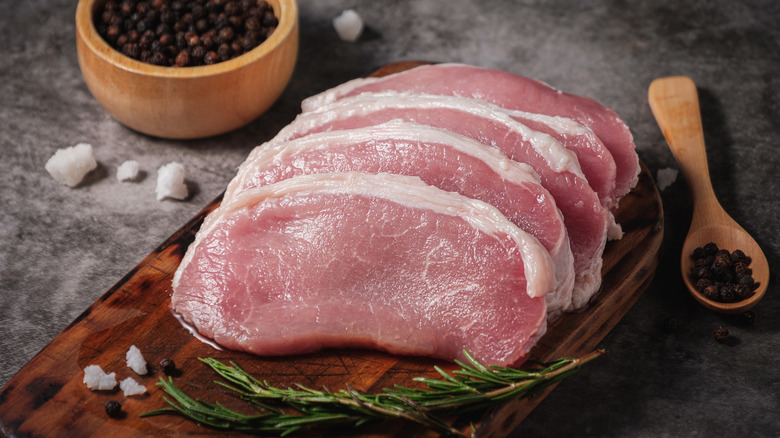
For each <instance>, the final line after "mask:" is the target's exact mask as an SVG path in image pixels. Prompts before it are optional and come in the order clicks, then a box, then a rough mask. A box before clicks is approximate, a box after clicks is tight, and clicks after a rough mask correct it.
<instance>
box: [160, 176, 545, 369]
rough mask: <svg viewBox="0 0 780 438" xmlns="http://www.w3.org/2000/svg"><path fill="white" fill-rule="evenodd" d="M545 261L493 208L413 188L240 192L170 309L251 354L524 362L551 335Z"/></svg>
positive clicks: (191, 262) (351, 183) (331, 186)
mask: <svg viewBox="0 0 780 438" xmlns="http://www.w3.org/2000/svg"><path fill="white" fill-rule="evenodd" d="M551 263H552V262H551V261H550V257H549V255H548V254H547V251H545V249H544V248H543V247H542V246H541V245H540V244H539V242H538V241H537V240H536V239H535V238H534V237H532V236H530V235H528V234H527V233H525V232H523V231H522V230H520V228H518V227H517V226H515V225H514V224H512V223H511V222H509V221H508V220H507V219H506V218H505V217H504V216H503V215H502V214H501V213H500V212H499V211H498V210H497V209H495V208H494V207H492V206H490V205H488V204H486V203H484V202H481V201H476V200H473V199H470V198H467V197H465V196H463V195H460V194H457V193H452V192H445V191H443V190H441V189H438V188H435V187H433V186H430V185H427V184H425V183H423V182H422V181H420V180H419V179H418V178H414V177H407V176H398V175H390V174H376V175H373V174H362V173H342V174H313V175H304V176H298V177H295V178H289V179H286V180H284V181H281V182H279V183H276V184H271V185H268V186H264V187H259V188H254V189H250V190H247V191H244V192H242V193H241V194H239V195H238V196H236V197H235V198H233V199H231V200H229V201H227V202H224V203H223V204H222V205H221V206H220V207H219V208H217V209H216V210H215V211H214V212H213V213H212V214H210V215H209V216H208V217H207V218H206V220H205V221H204V224H203V226H202V227H201V229H200V230H199V232H198V234H197V236H196V239H195V241H194V242H193V244H192V245H191V246H190V248H189V249H188V251H187V253H186V254H185V256H184V259H183V260H182V263H181V265H180V266H179V269H178V270H177V271H176V273H175V275H174V280H173V295H172V297H171V305H172V308H173V309H174V311H176V312H177V313H179V314H180V315H181V316H182V317H183V318H184V319H185V320H186V321H188V322H189V323H191V324H192V325H194V327H195V328H197V330H198V331H199V332H200V333H201V334H203V335H205V336H208V337H210V338H212V339H214V341H216V342H217V343H219V344H221V345H223V346H225V347H227V348H231V349H237V350H245V351H249V352H252V353H255V354H259V355H288V354H298V353H305V352H312V351H316V350H320V349H323V348H328V347H338V348H341V347H368V348H376V349H381V350H385V351H388V352H391V353H395V354H405V355H406V354H408V355H425V356H433V357H440V358H445V359H453V358H462V350H463V349H466V350H467V351H469V352H471V353H473V354H474V355H475V356H476V357H477V358H478V359H480V360H482V361H484V362H485V363H487V364H492V365H512V364H517V363H519V362H520V361H522V360H523V358H524V357H525V355H526V354H527V352H528V350H529V349H530V348H531V346H533V345H534V343H535V342H536V340H537V339H538V338H539V337H540V336H541V335H542V334H544V332H545V330H546V309H545V303H544V295H545V294H546V293H547V292H548V291H550V290H552V288H553V286H554V279H553V276H552V274H551V272H552V266H551Z"/></svg>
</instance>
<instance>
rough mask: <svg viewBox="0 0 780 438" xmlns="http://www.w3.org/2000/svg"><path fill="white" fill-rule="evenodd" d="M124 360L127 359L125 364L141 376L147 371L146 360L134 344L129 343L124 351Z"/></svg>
mask: <svg viewBox="0 0 780 438" xmlns="http://www.w3.org/2000/svg"><path fill="white" fill-rule="evenodd" d="M125 360H127V366H128V367H130V368H131V369H132V370H133V371H135V372H136V374H139V375H141V376H143V375H144V374H146V373H147V371H148V370H147V369H146V360H145V359H144V356H143V355H142V354H141V350H139V349H138V347H136V346H135V345H131V346H130V348H129V349H128V350H127V353H125Z"/></svg>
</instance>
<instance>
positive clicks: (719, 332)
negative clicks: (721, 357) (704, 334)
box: [712, 327, 729, 342]
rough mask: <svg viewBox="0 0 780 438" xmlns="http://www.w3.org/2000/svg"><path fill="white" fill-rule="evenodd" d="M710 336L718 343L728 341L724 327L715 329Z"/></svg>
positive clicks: (727, 333) (727, 331) (727, 334)
mask: <svg viewBox="0 0 780 438" xmlns="http://www.w3.org/2000/svg"><path fill="white" fill-rule="evenodd" d="M712 335H713V336H714V337H715V340H716V341H718V342H726V341H727V340H728V339H729V329H727V328H726V327H715V330H714V331H713V333H712Z"/></svg>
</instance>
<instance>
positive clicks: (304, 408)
mask: <svg viewBox="0 0 780 438" xmlns="http://www.w3.org/2000/svg"><path fill="white" fill-rule="evenodd" d="M464 354H465V356H466V359H467V362H468V363H465V362H462V361H459V360H456V361H455V363H456V364H457V365H458V366H460V367H461V369H459V370H455V371H453V372H452V374H448V373H446V372H445V371H443V370H442V369H441V368H439V367H435V370H436V371H437V372H438V373H439V374H440V375H441V377H442V378H441V379H430V378H424V377H417V378H415V379H414V380H415V381H417V382H420V383H422V384H424V385H425V388H409V387H405V386H400V385H396V386H395V387H393V388H386V389H384V390H383V392H381V393H379V394H368V393H364V392H361V391H357V390H355V389H353V388H350V387H349V386H347V387H346V388H345V389H342V390H339V391H337V392H331V391H328V390H326V389H321V390H318V389H312V388H307V387H305V386H303V385H296V386H295V387H288V388H280V387H277V386H274V385H271V384H270V383H268V382H267V381H260V380H257V379H256V378H254V377H253V376H252V375H250V374H249V373H248V372H246V371H244V370H243V369H241V367H239V366H238V365H237V364H235V363H233V362H231V363H230V365H225V364H223V363H222V362H220V361H218V360H215V359H212V358H200V360H201V361H202V362H204V363H205V364H207V365H208V366H209V367H211V368H212V369H213V370H214V371H215V372H216V373H217V374H219V375H220V376H221V377H222V378H223V379H225V382H222V381H217V382H215V383H217V384H219V385H222V386H224V387H225V388H228V389H230V390H231V391H234V392H235V393H236V394H238V395H239V396H240V397H241V399H243V400H245V401H246V402H248V404H249V405H250V406H252V407H253V408H254V410H255V412H254V413H253V414H243V413H240V412H236V411H234V410H232V409H228V408H227V407H225V406H223V405H221V404H219V403H218V404H212V403H208V402H205V401H202V400H195V399H192V398H191V397H189V396H188V395H187V394H185V393H184V392H183V391H181V390H180V389H179V388H178V387H176V385H175V384H174V383H173V379H171V378H170V377H169V378H168V380H165V379H163V378H162V377H161V378H160V381H159V382H157V385H158V386H160V387H161V388H162V389H163V391H165V393H166V394H168V395H169V396H170V398H168V397H163V399H164V400H165V401H166V402H167V403H168V404H169V405H170V407H167V408H162V409H158V410H155V411H152V412H147V413H145V414H142V415H141V417H148V416H153V415H161V414H171V413H173V414H180V415H183V416H184V417H187V418H189V419H191V420H193V421H196V422H198V423H201V424H205V425H209V426H212V427H215V428H219V429H229V430H237V431H245V432H258V433H274V434H279V435H281V436H285V435H287V434H290V433H293V432H296V431H300V430H304V429H310V428H313V427H326V426H334V425H344V424H347V425H349V424H351V425H354V426H360V425H362V424H364V423H366V422H369V421H372V420H378V419H387V418H398V419H403V420H407V421H412V422H414V423H418V424H420V425H423V426H425V427H427V428H430V429H432V430H435V431H437V432H438V433H440V434H442V435H451V436H467V435H464V434H463V433H462V432H461V431H460V430H458V429H456V428H454V427H452V426H450V425H449V424H447V423H446V422H445V421H443V420H442V419H441V417H442V416H453V415H458V414H462V413H465V412H469V411H473V410H476V409H483V408H486V407H489V406H494V405H497V404H500V403H504V402H506V401H509V400H512V399H519V398H525V397H528V396H530V395H533V394H535V393H537V392H538V391H540V390H541V389H543V388H545V387H547V386H550V385H552V384H554V383H556V382H559V381H560V380H562V379H564V378H566V377H568V376H570V375H571V374H572V373H575V372H576V371H577V370H578V369H579V368H580V366H582V365H583V364H585V363H587V362H590V361H591V360H593V359H594V358H596V357H598V356H600V355H602V354H604V351H603V350H596V351H594V352H592V353H590V354H587V355H585V356H582V357H579V358H562V359H558V360H555V361H553V362H550V363H546V364H538V368H537V369H535V370H531V371H527V370H520V369H515V368H507V367H486V366H484V365H482V364H481V363H479V362H478V361H477V360H476V359H474V357H472V356H471V355H470V354H468V352H464ZM282 408H288V409H287V411H286V412H290V409H292V410H293V411H294V412H295V413H292V414H291V413H286V412H285V411H282V410H281V409H282ZM473 434H474V431H473V430H472V436H473Z"/></svg>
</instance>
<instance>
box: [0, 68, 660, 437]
mask: <svg viewBox="0 0 780 438" xmlns="http://www.w3.org/2000/svg"><path fill="white" fill-rule="evenodd" d="M418 64H419V63H415V62H406V63H397V64H391V65H389V66H386V67H383V68H382V69H380V70H378V71H377V72H375V73H374V75H377V76H380V75H385V74H389V73H392V72H395V71H400V70H404V69H406V68H409V67H412V66H414V65H418ZM219 202H220V199H219V198H218V199H216V200H214V201H213V202H211V203H210V204H209V205H208V206H206V207H205V208H204V209H203V210H202V211H201V212H200V213H199V214H198V215H197V216H195V217H194V218H193V219H192V220H190V221H189V222H188V223H187V224H185V225H184V226H183V227H182V228H181V229H180V230H179V231H177V232H176V233H175V234H174V235H173V236H171V237H170V238H169V239H168V240H167V241H165V242H164V243H163V244H162V245H160V247H159V248H157V249H156V250H155V251H154V252H152V253H151V254H149V255H148V256H147V257H146V258H145V259H144V260H143V261H141V263H139V264H138V266H136V267H135V268H134V269H133V270H132V271H130V272H129V273H128V274H127V275H125V277H124V278H122V279H121V280H119V282H118V283H117V284H116V285H115V286H114V287H112V288H111V289H110V290H108V291H107V292H106V293H105V294H104V295H103V296H102V297H101V298H100V299H99V300H97V301H96V302H95V303H94V304H92V306H90V307H89V308H88V309H87V310H86V311H84V313H82V314H81V315H80V316H79V317H78V318H76V320H75V321H73V322H72V323H71V324H70V325H69V326H68V327H66V328H65V329H64V330H63V331H62V332H61V333H60V334H59V335H57V336H56V337H55V338H54V339H53V340H52V341H51V343H50V344H49V345H48V346H46V347H45V348H44V349H43V350H42V351H41V352H40V353H38V354H37V355H36V356H35V357H34V358H33V359H32V360H30V362H29V363H27V364H26V365H25V366H24V368H22V369H21V370H20V371H19V372H18V373H17V374H16V375H15V376H14V377H13V378H12V379H11V380H10V381H8V383H7V384H6V386H5V387H4V388H3V389H2V391H1V392H0V431H2V433H3V434H5V435H8V436H17V437H23V436H24V437H27V436H35V437H44V436H45V437H54V436H57V437H66V436H77V437H104V436H130V437H143V436H170V435H186V436H207V435H209V436H210V435H218V434H223V433H224V432H220V431H216V430H213V429H209V428H205V427H201V426H198V425H196V424H194V423H191V422H189V421H187V420H185V419H183V418H180V417H176V416H170V415H166V416H157V417H150V418H143V419H142V418H138V415H139V414H141V413H143V412H147V411H150V410H154V409H157V408H160V407H163V406H164V402H163V400H162V395H163V393H162V391H161V390H160V389H158V388H157V387H156V386H155V385H154V383H155V382H156V381H157V380H158V378H159V377H160V376H161V375H162V373H161V372H160V371H159V369H158V367H157V366H156V364H157V363H159V361H160V360H161V359H163V358H171V359H173V360H174V362H175V363H176V365H177V368H178V369H179V370H180V372H179V373H178V374H177V375H176V382H177V384H178V385H179V386H180V388H182V389H183V390H185V391H186V392H188V393H189V394H190V395H193V396H195V397H200V398H203V399H205V400H208V401H212V402H214V401H227V402H228V406H230V407H236V408H239V409H240V408H241V407H242V406H243V404H241V403H240V402H236V404H235V405H231V404H230V403H231V400H235V398H234V397H233V396H232V395H231V394H230V393H229V392H228V391H226V390H221V389H217V388H218V387H217V386H216V385H214V384H213V383H212V382H213V380H215V379H217V376H216V374H214V373H213V372H212V371H211V370H210V369H209V368H208V367H206V366H205V365H204V364H202V363H201V362H199V361H198V360H197V358H198V357H207V356H210V357H214V358H217V359H220V360H222V361H231V360H232V361H235V362H237V363H239V364H240V365H241V366H242V367H243V368H245V369H246V370H247V371H249V372H251V373H253V374H254V375H255V376H257V377H258V378H260V379H261V380H263V379H265V380H268V381H270V382H271V383H274V384H277V385H282V386H288V385H292V384H295V383H300V384H303V385H306V386H311V387H323V386H324V387H327V388H329V389H331V390H336V389H340V388H343V387H344V386H345V385H347V384H348V385H350V386H351V387H353V388H356V389H358V390H363V391H369V392H379V391H381V389H382V388H385V387H390V386H392V385H393V384H402V385H406V386H413V385H414V383H413V382H412V378H413V377H416V376H426V377H438V375H437V374H436V373H435V372H434V371H433V366H434V365H439V366H441V367H442V368H444V369H445V370H452V369H454V368H455V367H454V366H453V365H452V364H450V363H446V362H442V361H437V360H433V359H427V358H413V357H399V356H394V355H390V354H386V353H381V352H376V351H367V350H329V351H324V352H320V353H316V354H307V355H300V356H290V357H280V358H263V357H256V356H252V355H249V354H245V353H239V352H232V351H221V350H216V349H214V348H213V347H211V346H210V345H208V344H206V343H203V342H201V341H199V340H198V339H196V338H195V337H194V336H192V335H191V334H190V333H189V332H188V331H187V330H186V329H184V328H183V327H182V326H181V325H180V324H179V322H178V321H177V320H176V319H175V318H174V316H173V315H172V314H171V312H170V310H169V308H168V304H169V299H170V293H171V280H172V278H173V273H174V272H175V270H176V268H177V267H178V265H179V262H180V260H181V258H182V256H183V255H184V253H185V251H186V249H187V247H188V246H189V244H190V243H191V242H192V240H193V239H194V236H195V233H196V232H197V230H198V228H199V227H200V224H201V222H202V221H203V218H204V217H205V216H206V215H207V214H208V213H209V212H211V211H212V210H213V209H214V208H216V207H217V206H218V205H219ZM616 219H617V221H618V223H620V224H622V226H623V230H624V231H625V236H624V237H623V238H622V239H621V240H619V241H613V242H609V243H608V244H607V247H606V250H605V252H604V265H603V270H602V275H603V285H602V290H601V291H600V292H599V294H598V295H596V296H595V297H594V299H593V300H592V302H591V303H590V305H589V306H588V307H587V308H586V309H585V310H584V311H581V312H578V313H572V314H565V315H564V316H562V317H561V318H559V319H558V320H556V321H554V322H553V323H552V324H551V325H550V327H549V328H548V332H547V334H546V335H545V336H544V337H543V338H542V339H541V340H540V342H539V343H538V345H537V346H536V347H534V349H533V350H532V353H531V356H532V357H533V358H535V359H538V360H541V361H549V360H552V359H555V358H558V357H562V356H580V355H583V354H586V353H588V352H590V351H592V350H593V349H594V348H595V347H596V345H597V344H598V343H599V342H600V341H601V340H602V339H603V338H604V336H606V334H607V333H608V332H609V331H610V330H611V329H612V328H613V327H614V326H615V324H617V322H618V321H619V320H620V319H621V318H622V317H623V315H625V313H626V312H627V311H628V309H629V308H631V306H632V305H633V304H634V302H636V300H637V299H638V298H639V296H640V295H641V294H642V292H644V290H645V289H646V288H647V286H648V285H649V283H650V281H651V279H652V277H653V275H654V273H655V270H656V267H657V264H658V257H659V252H660V248H661V241H662V239H663V208H662V204H661V198H660V195H659V193H658V190H657V188H656V186H655V183H654V181H653V178H652V176H651V175H650V173H649V171H648V169H647V168H646V167H645V166H644V164H643V165H642V171H641V174H640V178H639V183H638V185H637V187H636V188H634V190H633V191H632V192H631V193H630V194H629V195H627V196H626V197H625V198H624V199H623V200H622V201H621V203H620V208H619V209H618V210H617V212H616ZM131 345H135V346H137V347H138V348H140V349H141V351H142V352H143V354H144V356H145V358H146V359H147V361H148V362H149V363H150V364H151V365H152V366H153V368H154V369H153V371H152V372H151V373H150V374H149V375H148V376H145V377H139V376H137V375H135V374H134V373H133V372H132V371H131V370H130V369H129V368H127V366H126V364H125V352H126V351H127V349H128V348H129V347H130V346H131ZM604 360H606V359H604ZM598 363H599V361H598V360H597V361H595V362H591V364H589V365H588V366H594V367H595V366H598ZM91 364H98V365H100V366H101V367H102V368H103V369H104V370H106V371H107V372H112V371H114V372H116V374H117V380H121V379H123V378H125V377H129V376H132V377H134V378H135V379H136V380H138V381H139V382H140V383H142V384H144V385H145V386H146V387H147V390H148V393H147V394H145V395H142V396H133V397H130V398H125V397H124V395H122V393H121V391H119V390H118V389H117V390H115V391H110V392H105V391H102V392H93V391H90V390H89V389H87V387H86V386H85V385H84V384H83V383H82V379H83V369H84V367H86V366H87V365H91ZM572 378H575V379H576V378H577V377H576V375H575V376H574V377H572ZM550 390H551V389H549V390H548V391H547V392H545V393H544V394H539V395H537V396H535V397H534V398H533V399H532V400H523V401H518V402H511V403H507V404H505V405H502V406H500V407H498V408H494V409H492V410H490V411H487V412H485V413H483V414H479V415H477V416H472V417H470V418H468V419H464V418H461V419H453V421H456V422H458V423H457V424H463V426H464V427H465V426H466V425H467V424H468V421H474V422H475V424H476V426H477V431H478V434H479V436H482V437H500V436H505V435H507V434H508V433H509V432H510V431H511V430H513V429H514V428H515V427H516V426H517V425H518V424H519V423H520V422H521V421H522V420H523V418H525V416H526V415H528V413H530V412H531V410H532V409H533V408H534V407H535V406H536V405H537V404H538V403H540V402H541V401H542V399H543V398H544V396H545V395H546V394H547V393H548V392H549V391H550ZM112 399H114V400H118V401H120V402H121V403H122V405H123V412H124V415H123V416H122V417H121V418H117V419H113V418H109V417H108V416H107V415H106V414H105V411H104V405H105V403H106V402H107V401H109V400H112ZM464 430H465V429H464ZM346 433H347V431H344V430H339V431H338V434H339V435H343V434H346ZM349 434H350V436H361V437H368V436H372V437H391V436H400V435H402V434H403V435H405V436H407V437H410V438H411V437H423V436H435V434H433V433H431V432H429V431H426V430H424V429H421V428H418V427H417V426H414V425H409V424H405V423H401V422H383V423H381V424H379V425H375V426H368V427H366V428H362V429H359V430H357V431H354V430H350V432H349ZM236 435H238V434H235V433H232V434H231V436H236ZM306 436H311V435H310V434H306Z"/></svg>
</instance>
